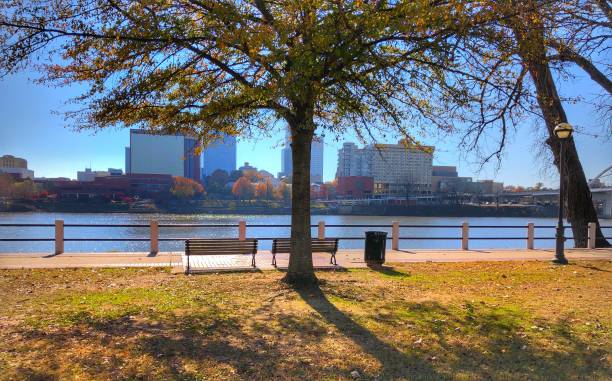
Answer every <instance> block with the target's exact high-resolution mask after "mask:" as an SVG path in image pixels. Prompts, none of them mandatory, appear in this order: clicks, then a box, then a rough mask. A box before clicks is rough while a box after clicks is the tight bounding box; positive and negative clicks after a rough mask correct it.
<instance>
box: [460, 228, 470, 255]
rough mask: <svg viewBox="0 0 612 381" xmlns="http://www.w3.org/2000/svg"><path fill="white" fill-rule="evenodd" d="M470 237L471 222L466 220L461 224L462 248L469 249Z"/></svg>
mask: <svg viewBox="0 0 612 381" xmlns="http://www.w3.org/2000/svg"><path fill="white" fill-rule="evenodd" d="M469 237H470V224H468V223H467V222H464V223H463V224H462V225H461V249H462V250H468V248H469V245H468V241H469Z"/></svg>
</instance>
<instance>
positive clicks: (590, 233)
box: [587, 222, 597, 249]
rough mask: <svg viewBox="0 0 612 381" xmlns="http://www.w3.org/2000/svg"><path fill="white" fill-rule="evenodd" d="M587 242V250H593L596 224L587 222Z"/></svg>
mask: <svg viewBox="0 0 612 381" xmlns="http://www.w3.org/2000/svg"><path fill="white" fill-rule="evenodd" d="M588 226H589V227H588V233H587V236H588V241H587V247H588V248H589V249H594V248H595V241H596V238H597V224H596V223H595V222H589V225H588Z"/></svg>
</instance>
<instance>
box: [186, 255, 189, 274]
mask: <svg viewBox="0 0 612 381" xmlns="http://www.w3.org/2000/svg"><path fill="white" fill-rule="evenodd" d="M185 274H189V254H187V271H186V272H185Z"/></svg>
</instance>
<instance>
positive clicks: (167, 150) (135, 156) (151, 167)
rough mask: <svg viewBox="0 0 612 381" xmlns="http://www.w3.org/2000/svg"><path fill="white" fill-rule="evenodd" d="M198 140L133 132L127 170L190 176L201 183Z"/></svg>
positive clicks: (138, 131) (127, 154) (141, 131)
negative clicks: (197, 149)
mask: <svg viewBox="0 0 612 381" xmlns="http://www.w3.org/2000/svg"><path fill="white" fill-rule="evenodd" d="M197 144H198V142H197V140H196V139H195V138H192V137H188V136H183V135H158V134H155V133H152V132H150V131H146V130H130V147H129V148H127V149H126V170H129V173H148V174H161V175H171V176H182V177H187V178H190V179H193V180H196V181H200V155H196V154H195V151H194V150H195V148H196V147H197Z"/></svg>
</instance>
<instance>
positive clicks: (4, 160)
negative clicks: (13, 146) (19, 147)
mask: <svg viewBox="0 0 612 381" xmlns="http://www.w3.org/2000/svg"><path fill="white" fill-rule="evenodd" d="M0 173H10V174H13V175H17V176H19V177H20V178H22V179H31V180H32V179H34V171H31V170H29V169H28V162H27V161H26V160H25V159H22V158H20V157H15V156H12V155H4V156H0Z"/></svg>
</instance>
